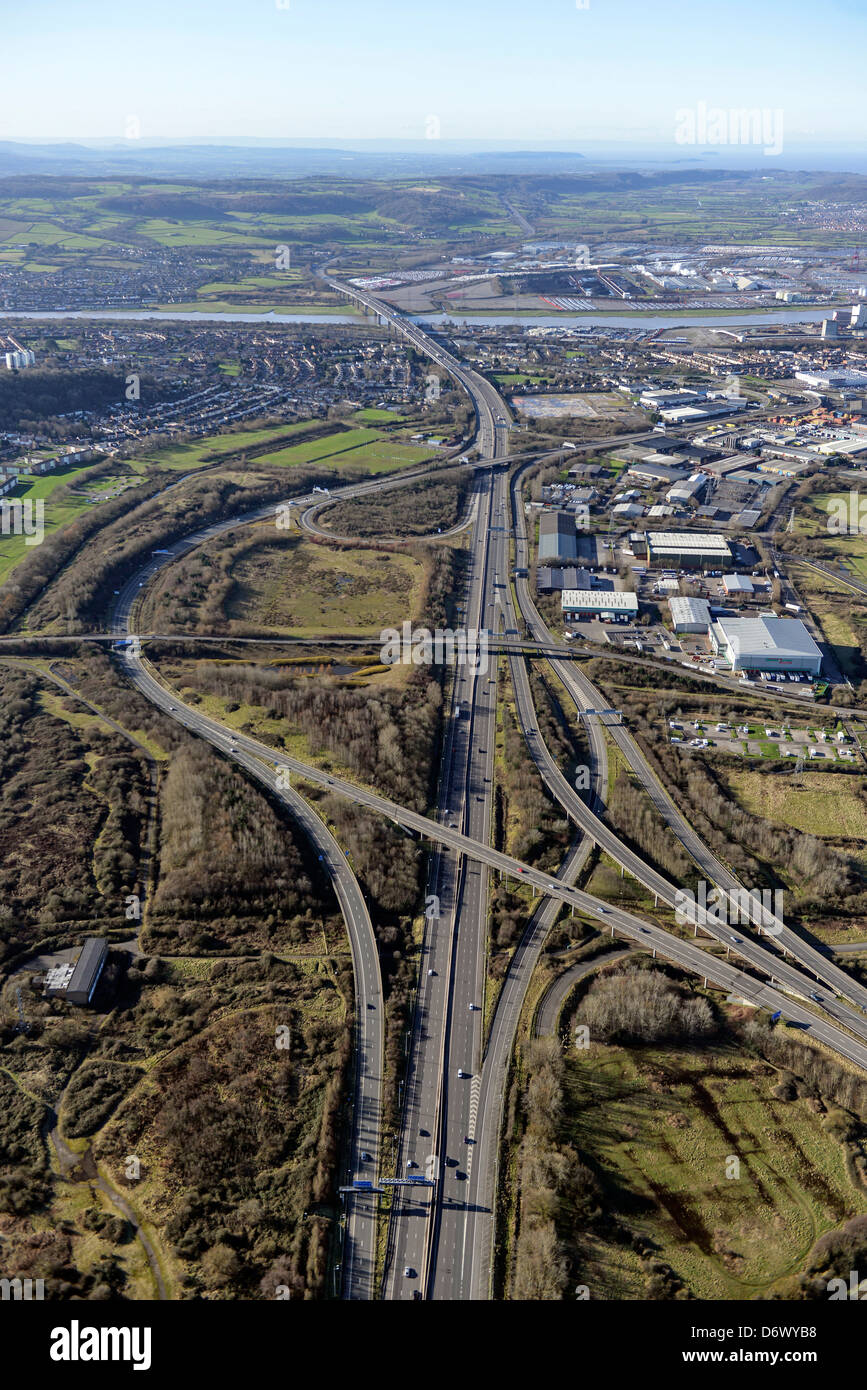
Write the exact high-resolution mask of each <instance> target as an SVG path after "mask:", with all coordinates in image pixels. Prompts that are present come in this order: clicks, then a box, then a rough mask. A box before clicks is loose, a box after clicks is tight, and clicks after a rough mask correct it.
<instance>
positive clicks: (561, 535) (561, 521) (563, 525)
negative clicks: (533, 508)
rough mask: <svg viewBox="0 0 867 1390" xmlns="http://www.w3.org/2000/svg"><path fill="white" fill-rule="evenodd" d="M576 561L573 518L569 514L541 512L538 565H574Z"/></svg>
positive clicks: (575, 538)
mask: <svg viewBox="0 0 867 1390" xmlns="http://www.w3.org/2000/svg"><path fill="white" fill-rule="evenodd" d="M577 559H578V535H577V532H576V529H575V517H574V516H573V515H572V514H571V513H570V512H543V513H542V515H541V516H540V518H539V554H538V560H539V564H540V565H544V564H552V563H553V564H555V565H570V564H571V565H574V563H575V561H576V560H577Z"/></svg>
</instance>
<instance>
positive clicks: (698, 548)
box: [632, 531, 732, 570]
mask: <svg viewBox="0 0 867 1390" xmlns="http://www.w3.org/2000/svg"><path fill="white" fill-rule="evenodd" d="M632 540H633V544H634V545H637V546H639V547H641V549H642V550H643V552H644V555H645V558H646V559H647V560H648V562H649V563H651V564H657V565H670V566H674V567H676V568H679V569H701V570H705V569H722V567H723V566H724V565H730V564H731V560H732V552H731V549H730V548H729V544H728V541H727V540H726V538H725V536H720V535H711V534H710V533H708V532H700V531H646V532H641V531H636V532H635V533H634V535H633V537H632ZM638 553H639V552H638V550H636V554H638Z"/></svg>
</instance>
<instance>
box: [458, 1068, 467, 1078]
mask: <svg viewBox="0 0 867 1390" xmlns="http://www.w3.org/2000/svg"><path fill="white" fill-rule="evenodd" d="M468 1076H469V1072H468V1071H464V1069H463V1067H458V1078H459V1080H461V1081H464V1080H466V1078H467V1077H468Z"/></svg>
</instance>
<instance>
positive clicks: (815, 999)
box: [810, 994, 822, 1004]
mask: <svg viewBox="0 0 867 1390" xmlns="http://www.w3.org/2000/svg"><path fill="white" fill-rule="evenodd" d="M810 998H811V999H812V1000H813V1003H814V1004H821V1002H822V996H821V994H811V995H810Z"/></svg>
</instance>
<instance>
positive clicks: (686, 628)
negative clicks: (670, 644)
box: [668, 595, 710, 632]
mask: <svg viewBox="0 0 867 1390" xmlns="http://www.w3.org/2000/svg"><path fill="white" fill-rule="evenodd" d="M668 606H669V608H670V610H671V625H672V627H673V628H674V630H675V632H707V630H708V628H709V627H710V604H709V603H708V601H707V599H705V598H682V597H681V596H680V595H675V596H673V597H672V598H670V599H669V600H668Z"/></svg>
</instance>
